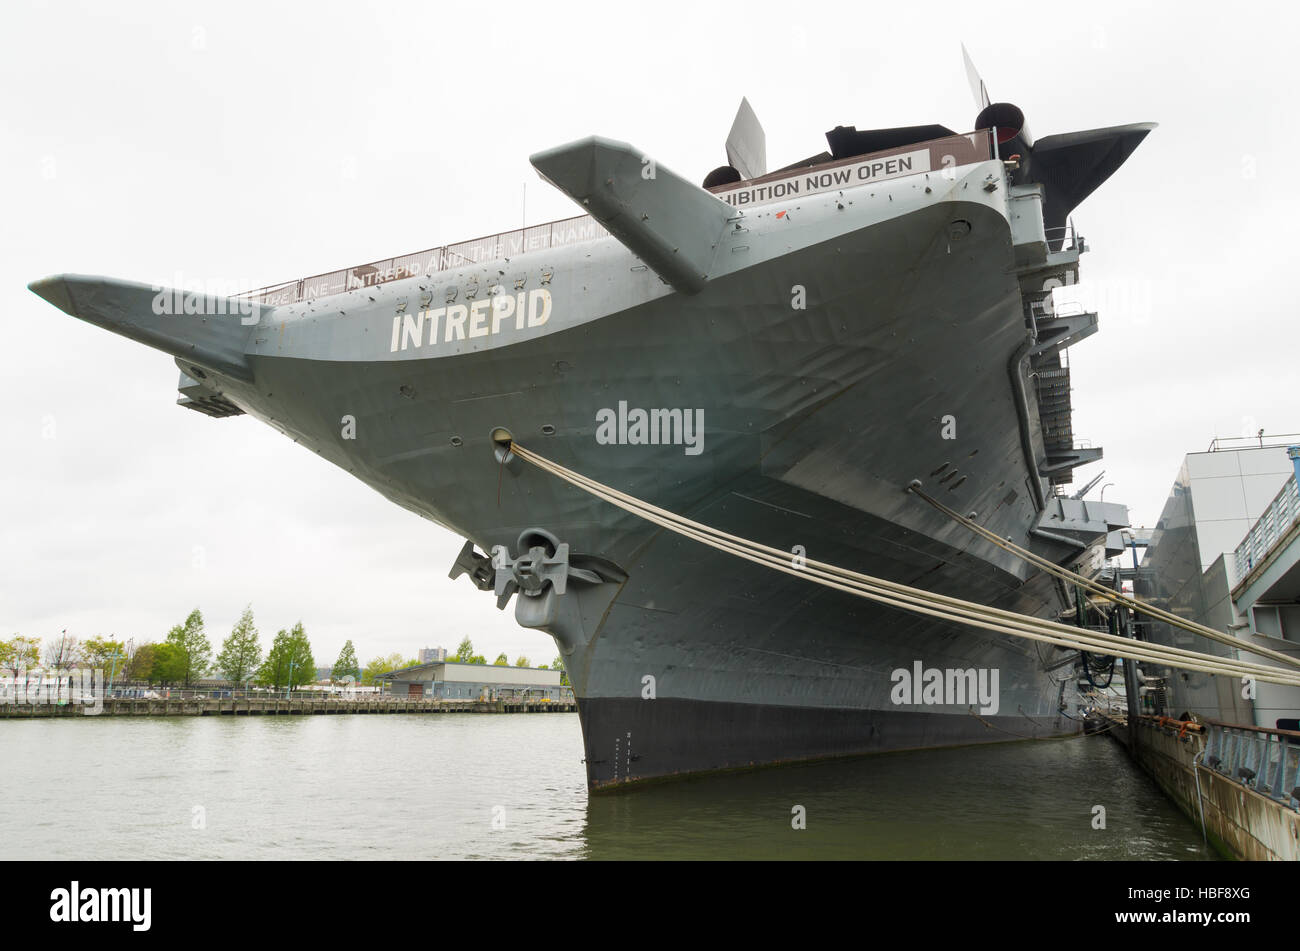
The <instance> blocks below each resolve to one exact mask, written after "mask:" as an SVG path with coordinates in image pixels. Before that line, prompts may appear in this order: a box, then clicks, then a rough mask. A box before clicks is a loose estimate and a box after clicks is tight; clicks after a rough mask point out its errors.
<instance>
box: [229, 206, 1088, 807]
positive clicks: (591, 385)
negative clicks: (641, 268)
mask: <svg viewBox="0 0 1300 951" xmlns="http://www.w3.org/2000/svg"><path fill="white" fill-rule="evenodd" d="M955 216H957V217H961V218H962V219H964V220H967V221H971V222H972V224H973V229H972V234H971V236H970V237H969V238H968V239H967V241H966V243H965V244H964V246H961V247H960V248H955V247H954V246H953V245H952V244H951V243H949V242H948V240H947V239H946V237H945V235H946V227H947V225H948V222H949V221H950V220H951V219H952V218H953V217H955ZM1011 253H1012V252H1011V241H1010V235H1009V231H1008V228H1007V223H1006V221H1005V220H1004V219H1002V218H1001V217H1000V216H998V215H997V214H996V213H994V212H992V211H991V210H990V209H988V208H987V207H984V206H981V205H974V204H970V203H965V202H961V203H954V204H950V205H948V206H945V207H933V208H930V209H922V210H920V211H917V212H914V213H912V214H907V215H902V216H898V217H896V218H893V219H889V220H886V221H884V222H881V223H878V224H875V225H873V226H872V227H870V228H865V229H862V230H860V231H857V232H854V233H849V234H843V235H840V236H838V237H837V238H835V239H834V243H833V246H828V245H825V244H819V245H816V246H812V247H809V248H805V249H803V250H801V251H797V252H793V253H790V254H788V255H786V256H784V257H782V258H780V259H779V260H777V261H775V262H773V263H772V264H770V265H768V266H767V267H766V268H764V269H763V273H762V274H761V275H760V274H756V273H753V272H750V271H742V272H740V273H738V274H736V275H733V276H731V277H728V278H723V279H721V280H718V281H716V282H714V283H713V284H712V285H711V286H710V287H709V288H708V290H707V291H706V292H705V293H704V294H702V295H700V296H699V297H698V298H695V299H691V300H689V301H682V300H681V299H679V298H677V297H670V298H667V299H665V300H660V301H651V302H648V303H646V304H644V305H642V306H640V307H638V308H633V309H631V310H627V311H622V312H619V313H615V314H611V315H608V316H605V317H602V318H600V319H597V320H594V321H591V322H588V323H584V324H583V325H581V326H580V327H575V328H571V329H568V330H565V331H563V332H559V333H554V334H551V335H549V336H547V337H545V338H542V339H541V340H539V341H537V342H535V343H528V344H523V345H519V346H516V347H511V348H506V349H504V350H501V349H498V350H493V351H491V352H488V353H481V354H473V353H470V354H462V355H459V356H457V357H455V358H451V359H441V360H436V361H426V362H422V363H418V364H415V365H412V364H410V363H387V362H384V363H361V364H348V363H333V362H323V361H316V360H310V361H307V360H295V359H292V358H289V359H285V358H278V357H271V356H267V357H262V358H257V359H256V361H255V363H254V367H255V374H256V376H257V378H258V379H259V380H261V381H264V385H265V387H266V389H267V390H268V391H270V392H272V393H273V394H274V398H275V400H276V401H277V408H278V409H279V410H280V414H281V415H282V416H283V417H284V418H288V419H293V420H294V421H295V422H297V423H298V428H296V429H295V430H293V431H292V434H293V435H294V436H295V437H296V438H298V439H300V440H301V441H303V442H305V443H306V444H308V445H312V446H313V447H315V448H317V450H318V451H319V452H321V454H322V455H324V456H326V457H327V458H330V457H331V454H332V453H333V452H335V451H338V452H339V455H338V457H337V458H335V459H334V460H333V461H336V462H338V463H339V464H341V465H345V466H346V467H348V468H349V469H350V470H351V471H353V472H354V473H355V474H357V475H358V476H360V477H361V478H363V479H365V480H366V481H367V482H369V483H370V484H371V485H373V486H374V487H375V488H376V489H378V490H379V491H381V492H383V493H384V494H386V495H388V496H389V497H390V498H393V499H394V500H395V501H398V502H399V503H401V504H403V505H405V506H407V507H408V508H411V509H413V510H415V511H417V512H420V513H421V514H423V515H425V516H427V517H430V518H433V519H435V520H437V521H439V522H441V523H442V524H444V525H447V526H448V527H450V528H452V529H453V530H455V531H457V532H459V533H461V534H462V535H464V536H465V537H467V538H470V539H473V540H474V541H475V542H476V543H477V544H478V545H479V546H480V547H481V548H483V549H484V550H485V551H487V550H490V549H491V548H492V547H494V546H498V545H502V546H506V547H508V548H513V546H514V542H515V539H516V537H517V536H518V535H519V533H520V532H521V531H523V530H524V529H526V528H529V527H532V526H538V527H541V528H544V529H546V530H548V531H551V532H552V533H554V534H555V535H556V536H557V537H558V538H560V539H562V540H564V541H565V542H567V543H568V544H569V545H570V546H571V548H572V549H573V550H574V551H579V552H586V553H590V554H594V555H598V556H600V557H602V558H605V559H608V560H610V561H612V562H614V563H615V564H617V565H618V566H619V567H620V568H622V569H623V571H624V572H626V575H627V580H626V581H625V582H622V583H621V584H620V585H618V590H617V591H616V592H614V593H613V594H612V597H611V598H610V599H609V600H608V602H605V601H603V600H598V601H597V603H596V604H595V605H594V606H593V607H591V608H589V609H587V611H586V613H587V614H588V615H589V616H587V617H585V618H584V620H583V622H582V623H581V624H579V625H577V626H576V627H577V628H579V629H578V630H577V631H575V630H573V628H574V627H575V625H572V624H569V625H565V624H563V623H562V622H560V623H556V624H551V625H548V624H543V625H539V626H542V627H543V628H544V629H548V630H551V632H552V633H554V634H555V635H556V637H557V642H558V643H559V646H560V648H561V650H562V651H563V652H564V655H565V662H566V665H567V667H568V670H569V673H570V676H571V678H572V681H573V684H574V687H575V692H576V695H577V696H578V698H579V704H580V709H581V711H582V722H583V730H584V736H585V740H586V747H587V770H588V777H589V781H590V783H591V785H592V786H602V785H607V784H615V783H622V782H627V781H633V780H639V779H647V778H653V777H657V776H664V775H672V774H677V773H683V772H690V771H695V770H701V769H719V768H733V767H741V766H748V765H751V764H759V763H769V762H780V761H790V760H797V759H805V758H811V757H822V756H833V755H846V754H856V753H865V752H875V751H885V750H893V749H909V748H916V747H927V746H946V745H952V744H957V743H976V742H996V741H1002V740H1014V739H1020V738H1024V737H1029V736H1043V735H1053V734H1059V733H1068V732H1074V730H1075V728H1076V726H1077V724H1075V723H1074V721H1072V720H1070V719H1068V718H1063V717H1062V716H1061V715H1060V712H1059V707H1060V703H1061V699H1062V689H1061V686H1060V684H1059V683H1058V682H1057V681H1056V680H1053V679H1052V678H1051V677H1050V676H1048V675H1047V674H1045V672H1044V666H1045V662H1050V661H1051V660H1054V659H1055V658H1056V657H1057V656H1058V654H1057V652H1056V651H1055V650H1054V649H1051V648H1042V649H1041V653H1040V651H1039V650H1038V649H1035V647H1034V646H1033V645H1032V644H1026V643H1025V642H1023V641H1017V640H1015V639H1012V638H1008V637H1003V636H998V635H991V634H988V633H986V632H983V631H978V630H973V629H969V628H959V627H954V626H952V625H949V624H943V623H938V622H935V621H934V620H932V619H929V618H925V617H921V616H918V615H913V614H908V613H906V612H901V611H898V610H894V609H890V608H884V607H881V606H878V605H875V604H872V603H870V602H867V601H863V600H861V599H857V598H854V597H851V596H848V595H844V594H839V593H835V592H830V591H826V590H824V589H821V588H818V587H816V586H814V585H812V584H809V583H808V582H806V581H803V580H802V579H798V578H791V577H788V576H783V575H779V574H776V573H773V572H770V571H768V570H767V569H763V568H760V567H757V566H754V565H750V564H747V563H744V562H740V561H737V560H735V559H733V558H730V557H729V556H725V555H721V554H719V553H717V552H714V551H712V550H709V549H707V548H704V547H703V546H700V545H698V544H697V543H695V542H692V541H688V540H685V539H681V538H678V537H676V536H673V535H671V534H668V533H664V532H662V531H660V530H659V529H657V528H656V527H654V526H652V525H648V524H647V523H644V522H642V521H640V520H638V519H636V518H634V517H633V516H630V515H627V514H626V513H624V512H622V511H621V510H618V509H616V508H613V507H612V506H609V505H607V504H605V503H603V502H599V501H596V500H594V499H592V498H591V497H589V496H587V495H585V494H583V493H581V492H579V491H578V490H576V489H574V488H572V487H570V486H568V485H566V484H564V483H561V482H559V481H558V480H556V479H554V478H553V477H551V476H549V475H546V474H544V473H541V472H539V471H536V470H531V469H527V468H525V469H522V470H520V469H518V468H514V469H506V470H505V471H502V469H501V467H500V466H499V464H498V463H497V462H496V460H495V459H494V457H493V454H492V451H491V449H492V446H491V443H490V441H489V440H488V439H487V438H486V437H487V435H488V433H489V432H490V431H491V430H492V429H493V427H495V426H505V427H508V428H509V429H510V430H511V432H512V433H513V435H514V437H515V438H516V439H518V440H519V441H520V442H521V443H523V444H525V445H528V446H530V447H532V448H534V449H536V450H537V451H539V452H542V453H543V454H545V455H547V456H548V457H550V458H554V459H556V460H557V461H559V462H561V463H562V464H564V465H566V466H568V467H569V468H572V469H575V470H577V471H580V472H583V473H584V474H587V475H589V476H591V477H592V478H595V479H598V480H600V481H602V482H605V483H606V484H610V485H613V486H615V487H616V488H618V489H620V490H621V491H625V492H628V493H630V494H633V495H636V496H639V497H643V498H646V499H648V500H650V501H652V502H653V503H654V504H656V505H659V506H662V507H664V508H667V509H670V510H672V511H675V512H679V513H681V514H685V515H688V516H690V517H692V518H695V519H698V520H699V521H702V522H704V523H706V524H709V525H713V526H716V527H719V528H722V529H724V530H727V531H731V532H734V533H735V534H738V535H741V536H744V537H747V538H752V539H755V540H757V541H760V542H763V543H765V544H769V545H772V546H774V547H779V548H783V549H787V550H789V549H792V548H794V546H802V548H803V550H804V551H805V552H806V553H807V555H808V557H811V558H816V559H818V560H821V561H826V562H831V563H834V564H838V565H843V566H846V567H850V568H853V569H855V570H859V571H863V572H866V573H868V574H872V575H875V576H878V577H882V578H887V579H890V580H896V581H901V582H904V583H907V584H912V585H917V586H920V587H924V588H927V589H929V590H934V591H940V592H942V593H945V594H951V595H954V596H958V597H963V598H967V599H970V600H974V601H979V602H982V603H994V604H997V605H998V606H1002V607H1008V608H1011V609H1013V610H1017V611H1023V612H1025V613H1030V614H1037V615H1039V616H1054V615H1055V613H1056V612H1057V611H1058V610H1059V609H1060V608H1061V606H1062V605H1061V602H1060V600H1059V598H1058V596H1057V594H1056V591H1055V589H1054V588H1053V587H1052V586H1051V584H1049V583H1048V581H1047V579H1046V578H1045V576H1041V575H1033V574H1031V573H1030V572H1029V571H1028V570H1027V569H1026V568H1025V566H1024V565H1023V564H1022V563H1021V562H1019V561H1018V560H1016V559H1014V558H1012V557H1011V556H1009V555H1007V554H1006V553H1004V552H1001V551H1000V550H998V549H996V548H993V547H992V546H989V545H987V544H984V543H981V542H979V541H976V540H973V539H972V538H971V537H970V536H969V534H968V533H967V532H966V530H965V529H962V528H960V527H959V526H955V525H953V524H952V523H951V522H949V521H947V520H946V519H945V518H944V517H943V516H941V515H938V514H937V513H935V512H934V511H933V510H931V509H929V508H928V507H927V506H925V505H923V504H922V503H921V502H919V501H918V500H917V499H916V498H915V497H913V496H910V495H908V494H907V493H905V492H904V491H903V489H904V487H905V486H906V485H907V484H908V482H909V481H910V480H911V479H913V478H921V479H923V480H926V481H927V482H928V483H933V480H930V479H929V475H930V473H931V472H932V471H933V470H935V469H936V468H938V467H940V466H941V465H942V464H943V463H945V462H947V463H949V464H950V468H956V469H957V470H959V472H960V475H959V476H958V478H959V479H960V480H961V481H960V483H958V484H957V485H953V484H952V483H953V482H956V481H957V480H955V479H953V480H949V483H948V485H947V486H942V487H941V488H948V487H951V488H952V491H950V492H944V495H945V500H946V501H949V502H950V503H951V504H954V505H960V506H961V507H962V508H963V509H970V510H976V511H978V512H980V513H981V518H982V520H983V521H984V522H985V524H988V525H990V526H991V527H993V528H995V530H997V531H999V533H1000V534H1003V535H1004V536H1009V537H1012V538H1013V539H1014V540H1016V541H1017V542H1018V543H1020V544H1023V545H1025V546H1027V547H1032V548H1036V549H1038V550H1045V549H1044V547H1043V543H1042V542H1041V541H1039V540H1037V539H1035V538H1033V537H1031V536H1030V535H1029V534H1028V529H1029V527H1030V526H1031V525H1032V524H1033V523H1034V520H1035V517H1036V511H1035V508H1034V505H1033V502H1032V496H1031V490H1030V486H1029V484H1028V480H1030V479H1033V478H1037V475H1036V474H1032V473H1031V472H1030V471H1029V469H1028V468H1027V466H1026V465H1025V459H1024V454H1023V451H1022V444H1021V438H1020V430H1019V428H1018V424H1017V412H1016V407H1015V405H1014V400H1015V393H1014V392H1013V389H1012V386H1011V383H1010V380H1009V377H1008V374H1007V369H1006V368H1007V364H1008V359H1009V358H1010V357H1011V355H1012V354H1013V352H1014V351H1015V350H1016V348H1017V347H1018V346H1019V345H1020V344H1021V342H1022V341H1023V339H1024V319H1023V305H1022V301H1021V297H1020V291H1019V287H1018V285H1017V283H1016V280H1015V278H1014V276H1013V274H1012V273H1011V270H1010V260H1011ZM760 281H761V282H762V283H761V284H760V283H758V282H760ZM795 284H801V285H803V286H806V287H814V288H818V290H819V292H820V293H818V294H817V295H816V299H814V300H812V301H811V302H810V304H809V307H808V310H807V311H792V310H791V309H790V308H788V307H772V306H771V305H770V304H769V303H766V302H768V301H770V300H771V297H772V294H773V292H772V290H771V289H772V288H774V287H775V288H789V287H791V286H792V285H795ZM723 302H725V304H724V303H723ZM630 353H632V354H636V358H635V360H634V361H633V360H632V359H629V354H630ZM401 386H406V387H409V391H410V392H411V393H412V394H413V395H412V396H411V397H409V398H406V399H397V400H394V399H393V397H392V394H393V393H395V392H396V391H397V390H398V389H399V387H401ZM236 399H237V401H238V402H239V403H240V405H242V406H245V407H247V408H249V409H250V410H251V411H252V412H255V413H256V412H258V411H259V407H258V405H257V404H258V402H259V400H258V399H257V398H256V396H254V395H252V394H246V395H244V398H243V399H239V398H238V397H236ZM620 401H621V402H625V403H627V404H628V405H631V406H634V407H637V406H640V407H646V406H651V407H685V408H691V407H700V408H703V410H704V414H705V419H706V437H705V438H706V440H707V444H706V447H705V448H706V451H705V452H703V453H701V454H700V455H699V456H698V457H692V456H688V455H686V454H685V452H684V451H683V448H682V447H680V446H629V445H600V444H598V443H597V442H596V440H595V438H594V435H593V434H594V430H595V416H596V412H597V411H598V410H599V409H601V408H604V407H613V406H616V405H617V403H618V402H620ZM293 404H297V405H293ZM267 409H269V407H267V408H266V409H262V410H261V412H263V413H266V412H267ZM358 410H360V412H358ZM308 414H312V415H314V416H315V417H316V418H317V419H319V420H320V421H321V423H322V424H323V425H322V426H321V428H319V429H316V430H308V429H306V428H305V427H302V423H301V421H302V420H303V419H304V418H306V417H307V415H308ZM345 414H355V415H356V416H357V420H358V431H359V433H363V434H366V436H365V437H364V439H359V440H358V442H361V443H363V444H362V445H361V446H359V447H356V448H354V447H340V446H339V444H338V441H337V439H335V438H332V437H333V433H332V432H329V433H328V436H327V434H326V431H325V427H329V429H330V430H333V429H334V428H335V427H334V425H333V424H334V421H335V420H337V419H339V418H341V417H342V416H343V415H345ZM267 415H268V418H270V416H269V413H267ZM947 415H952V416H954V417H955V420H956V435H955V438H952V439H945V438H943V435H942V430H943V428H944V427H943V423H942V419H943V417H945V416H947ZM544 426H553V427H554V433H553V434H549V435H544V434H543V427H544ZM454 436H460V437H461V438H462V440H463V442H462V444H461V445H459V446H453V445H452V438H453V437H454ZM365 439H368V440H372V441H371V442H365V441H364V440H365ZM336 447H337V448H336ZM343 450H346V456H345V455H343ZM1046 551H1047V552H1048V553H1053V552H1052V550H1051V549H1050V547H1049V548H1048V549H1046ZM1062 551H1063V550H1062V549H1059V548H1058V549H1056V551H1055V554H1057V555H1060V554H1061V553H1062ZM916 661H921V662H922V663H923V664H924V666H925V667H927V668H940V669H952V668H958V669H972V668H977V669H984V670H989V669H994V670H997V671H999V676H1000V693H1001V696H1000V702H999V712H998V713H997V714H993V715H983V714H980V715H976V713H977V712H978V711H974V710H973V707H972V705H971V704H968V703H967V704H959V705H948V706H942V705H940V706H937V707H935V706H921V705H899V704H896V703H894V702H892V700H891V697H890V689H891V686H892V683H891V672H892V671H894V670H896V669H900V668H907V669H910V668H911V667H912V665H913V664H914V663H915V662H916ZM646 676H650V677H653V678H654V681H655V699H654V700H648V699H642V692H643V683H644V678H645V677H646Z"/></svg>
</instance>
